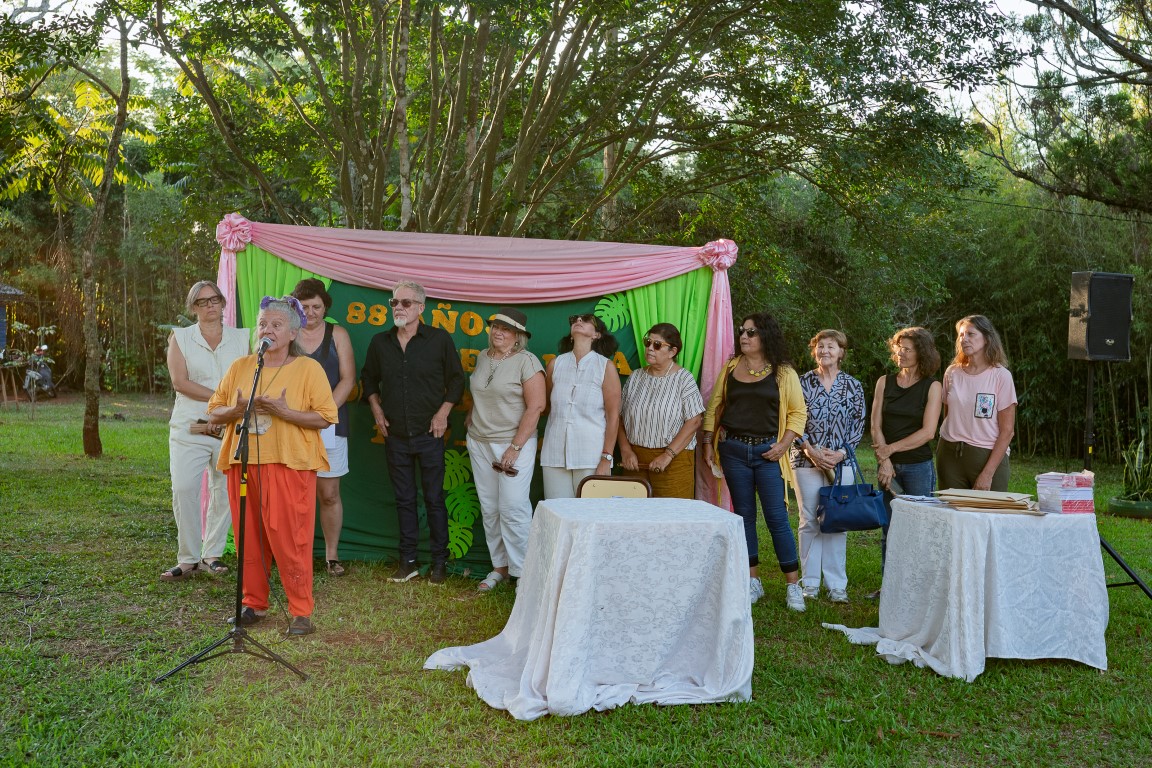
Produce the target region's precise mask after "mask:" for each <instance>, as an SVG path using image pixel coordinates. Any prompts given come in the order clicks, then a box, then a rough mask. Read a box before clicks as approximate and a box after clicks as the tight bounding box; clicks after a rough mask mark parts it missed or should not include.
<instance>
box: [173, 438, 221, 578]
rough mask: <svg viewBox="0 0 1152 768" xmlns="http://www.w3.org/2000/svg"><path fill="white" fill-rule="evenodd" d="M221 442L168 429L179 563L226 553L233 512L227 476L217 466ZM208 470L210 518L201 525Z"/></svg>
mask: <svg viewBox="0 0 1152 768" xmlns="http://www.w3.org/2000/svg"><path fill="white" fill-rule="evenodd" d="M220 443H221V441H219V440H217V439H216V438H214V437H209V436H208V435H194V434H192V433H191V432H189V431H188V430H187V428H176V429H171V430H169V432H168V466H169V471H170V472H171V473H172V513H173V515H174V516H175V518H176V552H177V561H178V562H179V563H180V565H189V564H191V563H198V562H200V560H202V559H203V560H212V559H215V558H218V557H220V556H221V555H223V554H224V545H225V544H226V543H227V541H228V529H229V528H231V527H232V512H231V510H230V509H229V507H228V479H227V478H226V477H225V476H224V474H223V473H222V472H220V471H218V470H217V469H216V461H217V459H219V458H220ZM205 470H207V471H208V493H209V499H208V518H207V521H206V522H205V523H204V524H203V525H201V517H200V489H201V485H202V483H203V478H204V471H205Z"/></svg>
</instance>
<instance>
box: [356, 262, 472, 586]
mask: <svg viewBox="0 0 1152 768" xmlns="http://www.w3.org/2000/svg"><path fill="white" fill-rule="evenodd" d="M424 298H425V295H424V288H423V287H422V286H421V285H420V284H418V283H413V282H409V281H400V282H398V283H397V284H396V287H395V288H394V289H393V291H392V300H391V301H390V302H389V304H391V306H392V320H393V323H394V325H395V327H394V328H392V329H390V330H387V331H384V332H383V333H378V334H376V335H375V336H373V337H372V341H371V343H369V345H368V354H367V357H366V358H365V360H364V369H363V371H362V373H361V376H362V378H363V383H364V392H365V393H366V394H367V395H368V405H369V406H370V407H371V408H372V418H374V419H375V420H376V427H377V429H379V430H380V435H381V436H382V437H384V445H385V448H384V453H385V455H386V456H387V458H388V476H389V478H390V479H391V480H392V490H393V492H394V493H395V494H396V517H397V518H398V521H399V524H400V565H399V567H398V568H397V569H396V573H394V574H393V575H392V581H396V582H404V581H408V580H409V579H411V578H413V577H415V576H417V575H418V574H419V573H420V567H419V563H417V560H416V545H417V541H418V540H419V537H420V517H419V514H418V513H417V510H416V466H417V465H419V466H420V480H421V485H423V487H424V507H425V509H426V510H427V511H428V532H429V539H430V542H429V543H430V548H431V550H432V571H431V573H430V574H429V577H428V580H429V581H430V582H431V583H433V584H443V583H444V580H445V578H446V576H447V574H446V571H445V562H446V561H447V559H448V508H447V507H446V506H445V504H444V432H445V430H446V429H447V428H448V414H449V412H450V411H451V410H452V406H453V405H455V404H456V403H458V402H459V401H460V398H461V397H462V396H463V394H464V369H463V368H462V367H461V366H460V355H459V353H458V352H457V351H456V345H455V344H453V343H452V337H451V336H450V335H448V333H447V332H446V331H444V330H443V329H440V328H433V327H431V326H429V325H424V324H422V323H421V322H420V312H421V311H422V310H423V309H424Z"/></svg>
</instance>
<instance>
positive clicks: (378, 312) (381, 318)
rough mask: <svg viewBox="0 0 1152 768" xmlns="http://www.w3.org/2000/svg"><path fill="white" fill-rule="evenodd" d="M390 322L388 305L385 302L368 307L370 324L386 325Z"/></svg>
mask: <svg viewBox="0 0 1152 768" xmlns="http://www.w3.org/2000/svg"><path fill="white" fill-rule="evenodd" d="M386 322H388V307H386V306H384V305H383V304H373V305H372V306H371V307H370V308H369V309H368V324H369V325H384V323H386Z"/></svg>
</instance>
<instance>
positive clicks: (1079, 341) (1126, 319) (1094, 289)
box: [1068, 272, 1135, 361]
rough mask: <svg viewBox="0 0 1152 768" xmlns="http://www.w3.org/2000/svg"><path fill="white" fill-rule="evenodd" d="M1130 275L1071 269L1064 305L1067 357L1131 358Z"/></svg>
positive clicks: (1088, 358) (1093, 358) (1095, 358)
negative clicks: (1067, 299)
mask: <svg viewBox="0 0 1152 768" xmlns="http://www.w3.org/2000/svg"><path fill="white" fill-rule="evenodd" d="M1134 280H1135V278H1133V277H1132V275H1122V274H1119V273H1116V272H1073V273H1072V299H1071V301H1070V303H1069V309H1068V357H1069V359H1071V360H1112V361H1127V360H1131V359H1132V351H1131V346H1130V345H1129V339H1128V336H1129V331H1131V329H1132V283H1133V281H1134Z"/></svg>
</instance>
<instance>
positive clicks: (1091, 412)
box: [1084, 360, 1152, 600]
mask: <svg viewBox="0 0 1152 768" xmlns="http://www.w3.org/2000/svg"><path fill="white" fill-rule="evenodd" d="M1095 378H1096V362H1095V361H1094V360H1089V361H1088V400H1087V402H1086V403H1085V404H1084V469H1087V470H1089V471H1091V469H1092V449H1093V446H1095V445H1096V433H1095V427H1096V425H1095V413H1096V411H1095V407H1094V405H1095V401H1096V398H1095V396H1094V394H1093V386H1094V383H1095ZM1100 546H1101V547H1102V548H1103V549H1104V551H1105V552H1107V553H1108V556H1109V557H1111V558H1112V559H1113V560H1115V561H1116V564H1117V565H1119V566H1120V567H1121V568H1122V569H1124V573H1126V574H1128V578H1130V579H1132V581H1121V582H1115V583H1113V584H1109V585H1107V586H1108V589H1112V588H1114V587H1140V589H1141V590H1143V592H1144V594H1146V595H1147V596H1148V599H1149V600H1152V589H1149V587H1148V585H1147V584H1145V583H1144V581H1143V580H1142V579H1141V578H1140V577H1139V576H1138V575H1136V572H1135V571H1133V570H1132V567H1131V566H1130V565H1128V563H1126V562H1124V558H1122V557H1121V556H1120V553H1119V552H1117V551H1116V550H1115V549H1113V548H1112V545H1111V544H1109V543H1108V542H1107V541H1106V540H1105V539H1104V537H1103V536H1101V537H1100Z"/></svg>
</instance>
